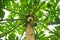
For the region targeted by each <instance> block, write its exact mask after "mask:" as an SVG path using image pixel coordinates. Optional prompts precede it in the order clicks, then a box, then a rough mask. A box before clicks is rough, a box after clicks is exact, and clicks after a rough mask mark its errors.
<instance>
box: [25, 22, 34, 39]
mask: <svg viewBox="0 0 60 40" xmlns="http://www.w3.org/2000/svg"><path fill="white" fill-rule="evenodd" d="M26 40H34V30H33V27H32V25H31V23H28V24H27V27H26Z"/></svg>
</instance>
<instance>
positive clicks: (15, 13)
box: [4, 8, 25, 16]
mask: <svg viewBox="0 0 60 40" xmlns="http://www.w3.org/2000/svg"><path fill="white" fill-rule="evenodd" d="M4 9H5V10H8V11H10V12H13V13H15V14H19V13H17V12H15V11H13V10H10V9H7V8H4ZM20 15H21V16H25V15H22V14H20Z"/></svg>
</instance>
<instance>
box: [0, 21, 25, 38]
mask: <svg viewBox="0 0 60 40" xmlns="http://www.w3.org/2000/svg"><path fill="white" fill-rule="evenodd" d="M23 23H24V22H23ZM23 23H21V24H20V23H19V24H18V25H17V26H15V27H14V28H12V29H11V30H10V31H8V32H7V33H5V34H3V35H1V36H0V38H1V37H3V36H5V35H7V34H9V33H10V32H12V31H13V30H15V29H17V27H19V26H20V25H22V24H23Z"/></svg>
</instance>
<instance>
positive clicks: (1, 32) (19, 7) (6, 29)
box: [0, 0, 60, 40]
mask: <svg viewBox="0 0 60 40" xmlns="http://www.w3.org/2000/svg"><path fill="white" fill-rule="evenodd" d="M4 10H7V11H9V12H10V14H9V13H8V14H9V15H8V16H7V18H5V19H4V17H5V14H6V13H5V11H4ZM28 16H32V17H33V18H34V21H32V25H33V27H34V32H35V34H34V35H35V36H34V37H35V40H52V39H53V40H60V0H0V38H2V37H5V40H18V39H19V38H20V36H17V34H19V35H21V36H23V33H24V32H25V28H26V23H27V22H26V21H27V18H28ZM15 17H17V18H15ZM49 25H58V26H56V27H55V29H53V31H51V30H50V29H49V28H48V26H49ZM44 30H46V31H48V33H49V34H50V35H49V36H46V34H44ZM16 33H17V34H16ZM24 39H25V37H24V38H23V39H22V40H24Z"/></svg>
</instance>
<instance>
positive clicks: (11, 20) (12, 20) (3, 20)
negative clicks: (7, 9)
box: [0, 19, 25, 21]
mask: <svg viewBox="0 0 60 40" xmlns="http://www.w3.org/2000/svg"><path fill="white" fill-rule="evenodd" d="M17 20H25V19H3V20H0V21H17Z"/></svg>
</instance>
